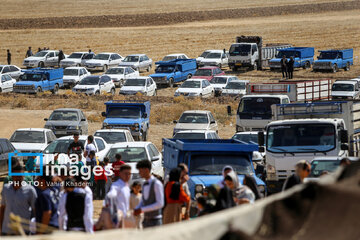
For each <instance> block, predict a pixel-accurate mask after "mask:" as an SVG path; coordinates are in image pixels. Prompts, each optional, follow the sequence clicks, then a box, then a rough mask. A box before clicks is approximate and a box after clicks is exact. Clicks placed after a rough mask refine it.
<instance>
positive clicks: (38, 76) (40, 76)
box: [20, 73, 46, 81]
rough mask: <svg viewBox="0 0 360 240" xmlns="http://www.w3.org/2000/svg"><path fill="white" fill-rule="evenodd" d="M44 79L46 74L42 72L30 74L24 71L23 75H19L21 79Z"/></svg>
mask: <svg viewBox="0 0 360 240" xmlns="http://www.w3.org/2000/svg"><path fill="white" fill-rule="evenodd" d="M43 79H46V75H45V74H44V75H43V74H32V73H25V74H24V75H21V76H20V80H21V81H41V80H43Z"/></svg>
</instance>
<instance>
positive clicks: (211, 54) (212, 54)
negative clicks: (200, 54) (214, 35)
mask: <svg viewBox="0 0 360 240" xmlns="http://www.w3.org/2000/svg"><path fill="white" fill-rule="evenodd" d="M220 57H221V53H209V54H208V55H206V57H205V58H212V59H214V58H220Z"/></svg>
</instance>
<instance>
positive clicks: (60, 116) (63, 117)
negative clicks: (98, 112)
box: [49, 111, 79, 121]
mask: <svg viewBox="0 0 360 240" xmlns="http://www.w3.org/2000/svg"><path fill="white" fill-rule="evenodd" d="M78 120H79V119H78V114H77V112H75V111H54V112H53V113H52V114H51V115H50V118H49V121H78Z"/></svg>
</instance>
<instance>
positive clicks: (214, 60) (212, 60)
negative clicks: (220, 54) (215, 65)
mask: <svg viewBox="0 0 360 240" xmlns="http://www.w3.org/2000/svg"><path fill="white" fill-rule="evenodd" d="M201 62H202V63H207V62H220V58H204V59H203V60H201Z"/></svg>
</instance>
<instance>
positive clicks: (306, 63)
mask: <svg viewBox="0 0 360 240" xmlns="http://www.w3.org/2000/svg"><path fill="white" fill-rule="evenodd" d="M283 56H285V57H286V59H287V60H288V61H289V60H290V57H293V58H294V68H301V67H302V68H304V69H306V68H310V67H311V65H312V64H313V62H314V48H313V47H291V48H285V49H280V50H279V52H278V54H277V55H276V57H275V58H273V59H271V60H270V61H269V66H270V70H271V71H273V70H279V69H280V68H281V64H280V61H281V59H282V58H283Z"/></svg>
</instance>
